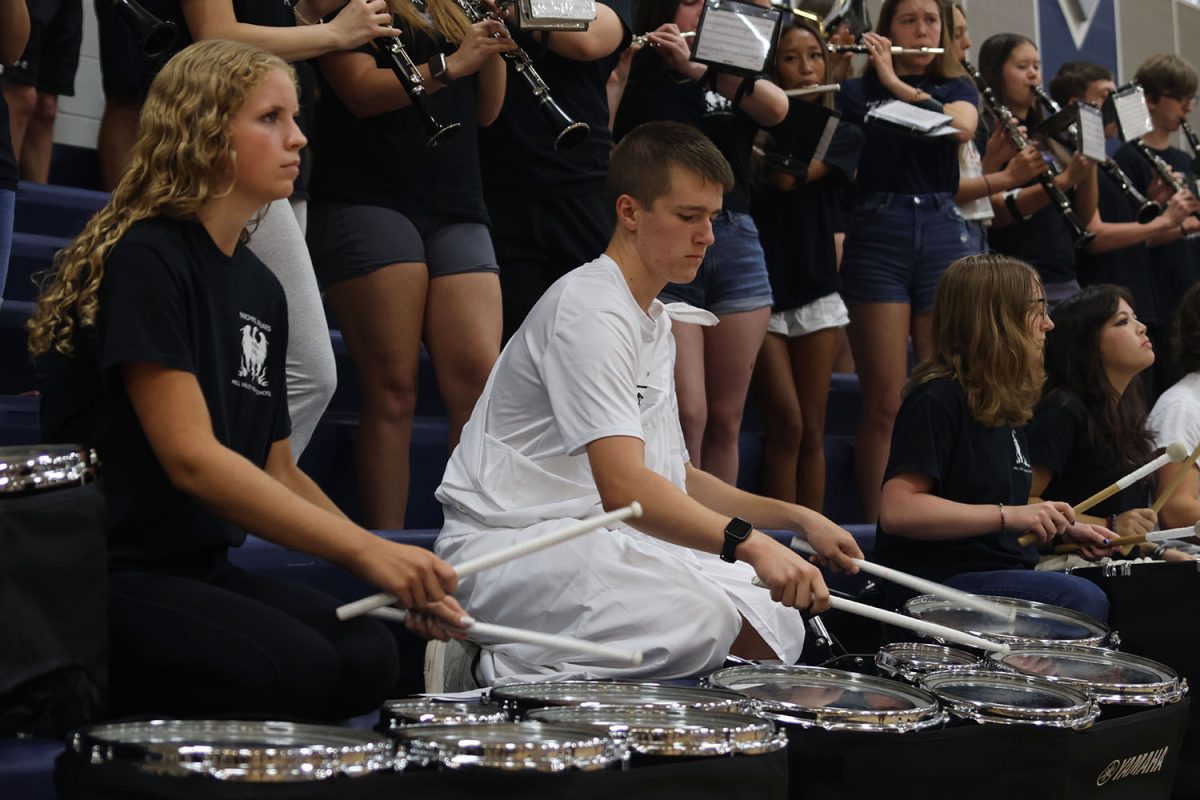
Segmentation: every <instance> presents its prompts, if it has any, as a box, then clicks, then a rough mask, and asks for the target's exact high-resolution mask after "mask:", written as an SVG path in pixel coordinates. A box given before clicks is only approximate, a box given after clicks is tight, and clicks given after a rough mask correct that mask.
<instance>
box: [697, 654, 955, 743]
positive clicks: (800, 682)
mask: <svg viewBox="0 0 1200 800" xmlns="http://www.w3.org/2000/svg"><path fill="white" fill-rule="evenodd" d="M706 682H707V683H708V684H709V685H710V686H715V687H718V688H721V689H728V690H731V691H734V692H738V693H740V694H744V695H745V696H747V697H750V698H752V699H754V700H756V701H758V703H759V706H760V708H761V710H762V713H763V714H764V715H765V716H768V717H770V718H772V719H777V720H779V721H780V722H785V723H788V724H792V725H799V726H801V727H805V728H813V727H816V728H824V729H826V730H853V731H887V732H895V733H902V732H905V731H918V730H923V729H925V728H929V727H933V726H935V725H940V724H942V723H943V722H945V720H946V715H945V714H944V713H943V712H942V711H941V710H940V709H939V708H938V704H937V700H936V699H934V697H933V696H932V695H931V694H929V693H928V692H926V691H923V690H921V689H918V688H916V687H913V686H907V685H905V684H903V683H900V682H899V681H893V680H889V679H887V678H876V677H873V676H870V675H859V674H858V673H855V672H843V671H841V670H836V669H825V668H823V667H801V666H794V667H784V666H744V667H730V668H728V669H721V670H717V671H716V672H714V673H713V674H711V675H709V676H708V678H707V679H706Z"/></svg>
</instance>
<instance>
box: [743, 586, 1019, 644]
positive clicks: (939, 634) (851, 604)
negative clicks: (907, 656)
mask: <svg viewBox="0 0 1200 800" xmlns="http://www.w3.org/2000/svg"><path fill="white" fill-rule="evenodd" d="M752 583H753V584H754V585H755V586H761V587H763V588H764V589H769V588H771V587H769V586H767V584H765V583H763V581H762V578H759V577H758V576H757V575H755V576H754V580H753V581H752ZM829 606H830V608H834V609H837V610H838V611H845V612H846V613H847V614H855V615H856V616H860V617H865V618H866V619H873V620H875V621H876V622H882V623H884V624H886V625H895V626H896V627H897V628H907V629H908V630H910V631H915V632H916V633H921V634H924V635H926V636H932V637H934V638H936V639H942V640H944V641H947V642H954V643H955V644H961V645H963V646H964V647H974V648H975V649H976V650H988V651H994V652H997V653H1007V652H1008V645H1006V644H1000V643H998V642H992V641H989V640H987V639H983V638H981V637H979V636H973V635H971V634H969V633H965V632H964V631H960V630H958V629H957V628H947V627H946V626H945V625H938V624H937V623H936V622H926V621H925V620H923V619H916V618H914V617H906V616H904V615H903V614H897V613H896V612H895V611H884V610H883V609H882V608H876V607H875V606H869V605H867V604H866V603H859V602H856V601H854V600H846V599H844V598H841V597H838V596H837V595H830V597H829Z"/></svg>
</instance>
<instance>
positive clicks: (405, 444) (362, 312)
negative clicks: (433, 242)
mask: <svg viewBox="0 0 1200 800" xmlns="http://www.w3.org/2000/svg"><path fill="white" fill-rule="evenodd" d="M428 284H429V277H428V273H427V272H426V269H425V265H424V264H391V265H389V266H386V267H384V268H383V269H379V270H376V271H375V272H372V273H370V274H369V275H364V276H363V277H361V278H352V279H350V280H347V281H341V282H339V283H335V284H334V285H332V286H330V287H329V289H328V290H326V295H327V296H328V297H329V302H330V304H331V305H332V306H333V311H334V315H335V316H336V317H337V319H338V323H339V324H340V325H341V329H342V337H343V338H344V340H345V342H346V347H347V349H348V350H349V351H350V356H351V358H353V359H354V365H355V367H356V368H357V369H358V375H359V378H360V380H361V381H362V387H363V411H362V417H361V418H360V420H359V425H358V452H357V460H358V488H359V494H360V495H361V497H362V506H363V517H364V520H365V522H366V524H367V526H368V527H370V528H377V529H384V530H398V529H400V528H403V527H404V514H405V511H406V510H407V509H408V476H409V462H408V451H409V446H410V444H411V442H412V426H413V414H414V413H415V410H416V405H417V363H418V359H419V358H420V353H421V347H420V344H421V324H422V320H423V319H424V316H425V293H426V289H427V287H428Z"/></svg>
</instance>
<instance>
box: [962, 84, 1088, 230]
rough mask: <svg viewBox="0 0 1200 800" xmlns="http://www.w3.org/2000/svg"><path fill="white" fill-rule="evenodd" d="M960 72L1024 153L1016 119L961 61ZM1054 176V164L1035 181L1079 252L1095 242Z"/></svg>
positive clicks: (1022, 136)
mask: <svg viewBox="0 0 1200 800" xmlns="http://www.w3.org/2000/svg"><path fill="white" fill-rule="evenodd" d="M963 68H964V69H966V71H967V74H969V75H970V76H971V79H972V80H974V81H975V85H976V86H977V87H979V94H980V95H981V96H982V97H983V102H984V104H985V105H986V106H987V107H988V110H989V111H991V113H992V116H993V117H995V118H996V122H998V123H999V124H1000V126H1001V127H1002V128H1004V131H1005V133H1007V134H1008V138H1009V139H1011V140H1012V143H1013V146H1014V147H1016V148H1017V149H1018V150H1024V149H1025V147H1026V146H1027V145H1028V144H1029V140H1028V139H1027V138H1025V136H1024V135H1023V134H1022V133H1021V128H1020V126H1019V125H1018V124H1017V120H1016V117H1014V116H1013V113H1012V112H1011V111H1009V110H1008V107H1007V106H1003V105H1001V104H1000V102H999V101H998V100H997V99H996V95H995V93H994V92H992V87H990V86H988V85H987V82H986V81H984V79H983V75H981V74H980V72H979V70H978V69H977V68H976V67H975V66H974V65H972V64H971V63H970V62H967V61H964V62H963ZM1057 174H1058V170H1057V168H1056V167H1055V166H1054V164H1051V165H1050V172H1042V173H1041V174H1039V175H1038V177H1037V181H1038V183H1039V184H1041V186H1042V189H1044V190H1045V192H1046V196H1047V197H1049V198H1050V202H1051V203H1053V204H1054V205H1055V206H1056V207H1057V208H1058V210H1059V213H1061V214H1062V216H1063V219H1064V220H1065V221H1066V223H1067V226H1068V227H1069V228H1070V229H1071V236H1072V238H1073V239H1074V241H1075V248H1076V249H1080V248H1083V247H1084V246H1086V245H1087V243H1088V242H1090V241H1091V240H1092V239H1093V238H1095V234H1094V233H1092V232H1091V231H1089V230H1087V228H1085V227H1084V226H1083V224H1082V223H1081V222H1080V221H1079V217H1077V216H1075V209H1073V208H1071V201H1070V200H1068V199H1067V196H1066V195H1065V194H1063V193H1062V191H1061V190H1060V189H1059V188H1058V187H1057V186H1055V185H1054V175H1057Z"/></svg>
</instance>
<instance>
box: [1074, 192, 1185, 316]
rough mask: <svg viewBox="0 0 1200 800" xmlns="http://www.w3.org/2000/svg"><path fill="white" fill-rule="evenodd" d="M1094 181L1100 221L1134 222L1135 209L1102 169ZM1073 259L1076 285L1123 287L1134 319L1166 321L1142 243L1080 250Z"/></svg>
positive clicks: (1147, 250) (1147, 256)
mask: <svg viewBox="0 0 1200 800" xmlns="http://www.w3.org/2000/svg"><path fill="white" fill-rule="evenodd" d="M1097 178H1098V181H1099V184H1098V189H1099V199H1100V219H1102V220H1104V221H1105V222H1135V221H1136V220H1137V216H1136V209H1134V207H1133V203H1132V202H1131V201H1130V200H1129V197H1128V196H1126V194H1125V192H1123V191H1122V190H1121V187H1120V186H1119V185H1118V184H1117V182H1116V181H1115V180H1113V178H1112V177H1111V176H1110V175H1109V174H1108V173H1107V172H1105V171H1104V170H1100V174H1099V175H1098V176H1097ZM1077 258H1078V262H1077V263H1078V268H1079V282H1080V284H1082V285H1084V286H1090V285H1092V284H1097V283H1115V284H1116V285H1118V286H1124V287H1125V288H1126V289H1128V290H1129V291H1130V292H1131V293H1132V294H1133V307H1134V310H1135V311H1136V312H1137V315H1138V319H1140V320H1141V321H1142V322H1144V323H1146V324H1147V325H1157V324H1159V323H1164V322H1167V320H1165V319H1163V317H1162V316H1161V315H1160V314H1159V312H1158V296H1157V288H1156V286H1155V283H1154V282H1155V275H1154V269H1153V267H1152V266H1151V264H1150V249H1149V248H1148V247H1146V245H1145V243H1144V242H1138V243H1137V244H1134V245H1130V246H1129V247H1123V248H1121V249H1120V250H1110V251H1109V252H1107V253H1089V252H1087V251H1080V252H1079V254H1078V256H1077Z"/></svg>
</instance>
